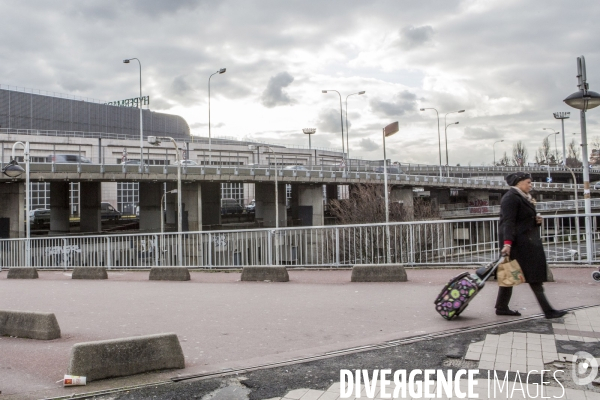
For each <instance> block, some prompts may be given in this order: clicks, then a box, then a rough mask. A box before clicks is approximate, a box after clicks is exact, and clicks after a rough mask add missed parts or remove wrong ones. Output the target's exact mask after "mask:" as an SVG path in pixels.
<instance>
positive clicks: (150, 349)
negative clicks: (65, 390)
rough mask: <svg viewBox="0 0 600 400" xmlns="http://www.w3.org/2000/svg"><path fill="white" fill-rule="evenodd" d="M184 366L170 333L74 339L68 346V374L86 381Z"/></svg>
mask: <svg viewBox="0 0 600 400" xmlns="http://www.w3.org/2000/svg"><path fill="white" fill-rule="evenodd" d="M175 368H179V369H181V368H185V360H184V357H183V351H182V350H181V345H180V344H179V339H178V338H177V335H176V334H174V333H163V334H158V335H147V336H136V337H130V338H122V339H113V340H101V341H97V342H86V343H77V344H75V345H74V346H73V347H72V348H71V359H70V360H69V368H68V372H67V373H68V374H69V375H77V376H85V377H86V379H87V381H88V382H89V381H92V380H98V379H104V378H111V377H117V376H129V375H135V374H141V373H143V372H148V371H157V370H161V369H175Z"/></svg>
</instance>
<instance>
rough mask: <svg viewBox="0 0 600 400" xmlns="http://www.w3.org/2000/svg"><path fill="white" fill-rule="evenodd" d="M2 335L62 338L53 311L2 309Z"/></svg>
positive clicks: (0, 329)
mask: <svg viewBox="0 0 600 400" xmlns="http://www.w3.org/2000/svg"><path fill="white" fill-rule="evenodd" d="M0 336H16V337H20V338H28V339H39V340H52V339H58V338H60V327H59V326H58V321H57V320H56V316H55V315H54V314H52V313H39V312H29V311H6V310H0Z"/></svg>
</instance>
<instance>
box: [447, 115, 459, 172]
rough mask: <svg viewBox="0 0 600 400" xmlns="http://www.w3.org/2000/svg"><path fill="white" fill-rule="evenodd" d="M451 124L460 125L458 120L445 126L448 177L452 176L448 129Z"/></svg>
mask: <svg viewBox="0 0 600 400" xmlns="http://www.w3.org/2000/svg"><path fill="white" fill-rule="evenodd" d="M444 123H445V122H444ZM450 125H458V121H456V122H452V123H451V124H448V125H446V127H445V128H444V136H445V137H446V174H447V175H448V177H450V163H449V162H448V134H447V131H448V127H449V126H450Z"/></svg>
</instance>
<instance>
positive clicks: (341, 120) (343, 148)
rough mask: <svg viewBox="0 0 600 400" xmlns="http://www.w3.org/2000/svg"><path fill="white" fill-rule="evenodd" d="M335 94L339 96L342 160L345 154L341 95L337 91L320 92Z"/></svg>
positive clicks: (322, 91)
mask: <svg viewBox="0 0 600 400" xmlns="http://www.w3.org/2000/svg"><path fill="white" fill-rule="evenodd" d="M328 91H329V92H336V93H337V94H338V96H340V125H341V127H342V159H343V157H344V155H345V153H346V149H345V147H344V118H343V116H342V115H343V114H342V95H341V94H340V92H338V91H337V90H331V89H328V90H321V93H327V92H328Z"/></svg>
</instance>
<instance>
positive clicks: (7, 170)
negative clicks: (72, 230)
mask: <svg viewBox="0 0 600 400" xmlns="http://www.w3.org/2000/svg"><path fill="white" fill-rule="evenodd" d="M17 145H21V146H23V158H24V159H25V169H23V167H21V166H20V165H19V163H18V162H17V158H16V156H15V149H16V147H17ZM29 158H30V157H29V142H25V143H23V142H15V143H14V144H13V146H12V157H11V160H10V162H9V163H8V164H6V165H5V166H4V168H2V173H3V174H4V175H6V176H8V177H10V178H16V177H18V176H20V175H21V174H23V172H25V223H26V224H27V225H26V227H25V237H26V238H27V241H26V244H25V262H26V263H27V266H28V267H29V266H31V244H30V242H29V238H30V237H31V226H30V223H31V217H30V216H29V204H30V202H31V199H30V197H31V189H30V187H29ZM19 207H20V206H19ZM17 219H19V221H20V218H19V217H18V214H17ZM19 223H22V221H20V222H19Z"/></svg>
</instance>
